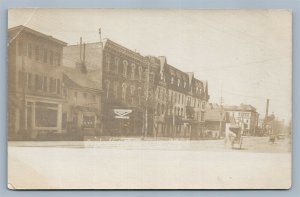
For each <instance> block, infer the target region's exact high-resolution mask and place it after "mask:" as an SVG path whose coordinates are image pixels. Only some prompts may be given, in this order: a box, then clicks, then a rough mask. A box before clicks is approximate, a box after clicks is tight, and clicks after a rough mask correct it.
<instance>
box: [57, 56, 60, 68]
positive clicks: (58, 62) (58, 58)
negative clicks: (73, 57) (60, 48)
mask: <svg viewBox="0 0 300 197" xmlns="http://www.w3.org/2000/svg"><path fill="white" fill-rule="evenodd" d="M57 65H58V66H60V54H59V53H57Z"/></svg>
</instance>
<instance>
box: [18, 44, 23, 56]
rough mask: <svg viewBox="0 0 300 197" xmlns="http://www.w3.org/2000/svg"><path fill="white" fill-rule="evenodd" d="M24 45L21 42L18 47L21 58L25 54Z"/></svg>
mask: <svg viewBox="0 0 300 197" xmlns="http://www.w3.org/2000/svg"><path fill="white" fill-rule="evenodd" d="M22 50H23V43H22V42H19V45H18V51H19V56H21V55H22V54H23V53H22V52H23V51H22Z"/></svg>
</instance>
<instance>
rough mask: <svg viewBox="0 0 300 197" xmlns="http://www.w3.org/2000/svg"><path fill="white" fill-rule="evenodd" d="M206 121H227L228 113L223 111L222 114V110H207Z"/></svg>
mask: <svg viewBox="0 0 300 197" xmlns="http://www.w3.org/2000/svg"><path fill="white" fill-rule="evenodd" d="M205 120H206V121H220V120H222V121H225V120H226V113H225V112H224V111H223V112H222V113H221V110H220V109H207V110H206V113H205Z"/></svg>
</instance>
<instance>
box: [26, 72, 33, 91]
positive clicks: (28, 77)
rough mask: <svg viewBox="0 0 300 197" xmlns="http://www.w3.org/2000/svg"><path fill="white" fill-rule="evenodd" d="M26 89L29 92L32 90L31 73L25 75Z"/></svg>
mask: <svg viewBox="0 0 300 197" xmlns="http://www.w3.org/2000/svg"><path fill="white" fill-rule="evenodd" d="M27 88H28V89H29V90H31V89H32V74H31V73H28V75H27Z"/></svg>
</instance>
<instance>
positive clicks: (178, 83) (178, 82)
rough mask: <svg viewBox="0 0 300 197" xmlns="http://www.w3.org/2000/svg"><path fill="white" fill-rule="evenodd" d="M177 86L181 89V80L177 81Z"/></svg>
mask: <svg viewBox="0 0 300 197" xmlns="http://www.w3.org/2000/svg"><path fill="white" fill-rule="evenodd" d="M177 85H178V87H180V79H178V80H177Z"/></svg>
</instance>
